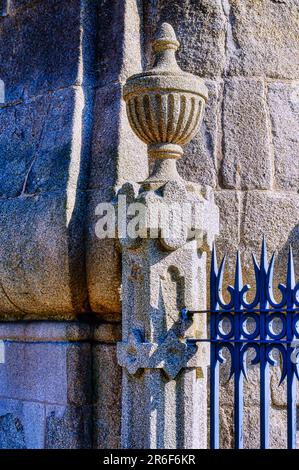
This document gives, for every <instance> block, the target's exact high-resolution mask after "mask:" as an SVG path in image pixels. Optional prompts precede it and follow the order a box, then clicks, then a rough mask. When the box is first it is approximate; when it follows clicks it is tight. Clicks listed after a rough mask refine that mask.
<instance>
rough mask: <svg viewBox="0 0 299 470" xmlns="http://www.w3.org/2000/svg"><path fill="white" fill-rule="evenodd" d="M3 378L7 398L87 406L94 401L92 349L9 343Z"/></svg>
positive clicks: (2, 392) (0, 385)
mask: <svg viewBox="0 0 299 470" xmlns="http://www.w3.org/2000/svg"><path fill="white" fill-rule="evenodd" d="M20 364H22V373H20ZM0 377H1V380H0V382H1V383H0V397H3V398H6V397H10V398H12V399H16V400H27V401H35V400H36V401H39V402H48V403H57V404H58V403H59V404H74V405H77V406H78V405H82V404H86V403H88V402H90V400H91V353H90V345H89V344H86V343H83V344H80V343H78V344H68V343H42V342H40V343H22V342H21V343H18V342H12V343H10V342H5V363H4V364H1V367H0Z"/></svg>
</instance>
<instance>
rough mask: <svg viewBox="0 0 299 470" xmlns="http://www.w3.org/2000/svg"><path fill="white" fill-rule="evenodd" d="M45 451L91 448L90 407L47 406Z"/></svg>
mask: <svg viewBox="0 0 299 470" xmlns="http://www.w3.org/2000/svg"><path fill="white" fill-rule="evenodd" d="M45 421H46V422H45V434H46V435H45V448H46V449H90V448H92V415H91V407H90V406H85V407H75V406H59V405H47V406H46V418H45Z"/></svg>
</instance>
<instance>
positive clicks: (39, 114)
mask: <svg viewBox="0 0 299 470" xmlns="http://www.w3.org/2000/svg"><path fill="white" fill-rule="evenodd" d="M80 98H81V97H80V93H79V92H78V91H76V89H72V88H69V89H66V90H62V91H58V92H56V93H55V92H54V93H51V94H49V95H46V96H40V97H37V98H36V99H32V100H30V101H28V102H26V103H22V104H19V105H17V106H11V107H5V108H3V109H1V110H0V126H1V129H3V132H2V133H1V148H2V152H1V157H0V165H1V168H2V172H1V177H0V197H1V198H12V197H17V196H19V195H21V194H36V193H39V192H46V191H58V190H63V189H65V188H67V186H68V184H69V183H70V182H71V179H72V177H73V175H72V164H73V160H74V159H75V158H78V156H77V155H76V154H75V153H74V143H73V139H74V137H73V117H74V114H75V113H74V106H75V105H76V102H77V101H78V100H80ZM77 185H78V188H80V189H82V188H83V187H84V182H83V181H82V175H80V174H79V175H78V181H77Z"/></svg>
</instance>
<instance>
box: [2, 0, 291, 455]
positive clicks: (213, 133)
mask: <svg viewBox="0 0 299 470" xmlns="http://www.w3.org/2000/svg"><path fill="white" fill-rule="evenodd" d="M95 4H97V7H95V11H93V12H92V13H91V14H90V13H89V12H90V11H91V10H92V9H93V6H95ZM80 5H81V6H80ZM89 7H90V10H88V8H89ZM82 8H83V9H82ZM142 10H143V11H142ZM88 11H89V12H88ZM298 12H299V5H298V0H288V1H286V0H272V1H271V0H263V1H261V0H256V1H253V0H242V1H241V0H223V1H220V0H203V1H195V0H191V1H190V0H180V1H173V0H159V1H154V0H151V1H147V0H146V1H140V2H135V1H134V0H126V1H123V2H118V1H116V0H113V1H111V0H109V1H108V0H101V1H99V2H89V1H86V2H85V1H83V2H79V1H78V0H71V1H68V2H63V1H62V0H60V1H59V0H57V1H54V0H51V1H45V0H11V1H10V9H9V15H8V16H5V17H1V18H0V37H1V45H0V59H1V58H2V60H0V63H1V70H0V78H1V79H4V81H5V84H6V91H7V94H6V99H7V103H6V105H5V106H4V107H1V110H0V134H1V136H0V141H1V156H0V164H1V169H2V172H1V176H0V197H1V200H0V216H1V221H2V226H1V228H2V230H1V237H0V246H1V249H0V278H1V283H2V285H3V287H2V288H1V289H0V312H1V316H2V318H4V319H6V320H7V319H13V318H23V317H24V316H25V318H27V319H28V318H32V317H34V318H40V317H41V316H42V317H43V318H50V317H56V318H61V319H62V318H68V317H73V316H75V315H77V314H78V313H79V312H81V311H82V310H83V311H87V310H90V309H91V310H93V311H94V312H97V313H99V314H100V315H102V317H103V318H106V319H108V320H111V319H113V320H116V319H117V318H119V315H120V308H121V305H120V273H119V271H120V268H119V253H118V251H117V248H116V247H115V246H114V244H112V243H109V242H107V241H105V242H103V241H100V240H99V239H97V238H96V237H95V234H94V225H95V223H96V217H95V215H94V208H95V206H96V205H97V203H98V202H100V201H102V200H105V201H106V200H109V199H110V198H111V195H112V193H113V186H115V185H116V186H117V185H118V184H121V183H122V182H123V181H124V180H125V179H128V178H129V179H134V180H137V181H138V180H140V179H143V178H144V175H146V173H147V163H146V160H145V150H144V147H143V144H141V145H140V146H139V147H137V145H138V144H137V139H136V137H135V136H134V135H133V133H132V132H131V130H130V129H129V126H128V122H127V121H126V116H125V114H124V107H123V104H122V105H121V88H122V83H123V81H124V80H125V78H126V77H128V76H129V75H131V74H132V73H136V72H139V71H140V69H141V64H143V65H144V64H145V62H146V61H147V60H148V59H149V50H150V48H149V47H148V45H149V40H150V38H151V37H152V35H153V32H154V29H155V28H156V24H157V23H158V22H159V21H160V20H166V21H169V22H171V24H172V25H173V26H174V28H175V30H176V32H177V34H178V37H179V39H180V41H181V44H182V46H181V50H180V52H179V55H178V62H179V64H180V65H181V66H182V68H184V69H186V70H188V71H191V72H194V73H196V74H199V75H200V76H202V77H203V78H205V79H208V80H207V85H208V87H209V91H210V102H209V103H208V105H207V109H206V114H205V117H204V121H203V127H202V129H201V133H198V135H197V136H196V137H195V139H194V141H193V142H191V144H190V145H189V147H188V148H187V149H186V156H185V160H182V162H180V165H179V170H180V174H181V175H182V176H183V177H184V178H185V179H190V180H193V181H195V182H199V183H202V184H210V185H212V186H213V187H216V189H217V192H216V200H217V203H218V205H219V208H220V214H221V218H220V223H221V234H220V236H219V238H218V242H217V245H218V253H219V257H220V256H221V255H223V254H224V252H228V254H229V256H230V260H231V261H228V264H227V266H228V270H227V274H226V280H227V281H228V280H230V281H231V279H232V269H233V263H234V260H233V256H232V255H233V253H234V252H235V250H236V249H237V248H238V247H239V248H241V251H242V256H243V259H244V264H245V266H246V269H245V273H244V281H252V275H251V274H250V273H252V267H251V266H252V265H251V260H250V259H249V257H250V254H251V251H255V252H257V251H258V249H259V247H260V243H261V236H262V233H264V232H265V233H266V236H267V239H268V244H269V250H270V251H271V250H272V249H277V250H278V253H279V255H281V256H282V257H283V258H284V260H280V261H279V263H278V269H277V273H278V277H279V281H283V276H284V272H285V255H286V249H287V245H288V243H289V242H292V244H293V248H294V252H295V257H296V265H295V268H296V274H297V277H298V240H299V232H298V220H299V208H298V194H297V191H298V180H299V177H298V142H297V134H298V131H297V122H298V117H297V113H298V91H297V87H298V78H299V77H298V63H299V61H298V50H299V47H298V34H297V29H298V26H297V24H298V14H299V13H298ZM141 13H143V16H142V15H141ZM0 15H1V12H0ZM143 33H144V34H143ZM143 50H144V52H145V54H143V52H142V51H143ZM145 56H146V57H145ZM82 65H83V66H82ZM95 68H97V72H98V73H97V77H96V78H95V74H94V72H95ZM223 80H224V82H225V83H224V87H223ZM96 84H99V85H100V88H98V89H97V90H94V89H93V87H94V86H96ZM72 87H74V88H72ZM87 88H88V89H87ZM223 88H224V98H223ZM93 93H95V97H96V105H95V106H94V108H93V107H92V104H93V98H92V96H93ZM83 96H84V100H85V104H84V102H83V99H82V97H83ZM7 104H9V106H7ZM83 105H84V108H83ZM91 127H93V135H91V131H90V129H91ZM81 137H82V138H81ZM89 142H91V143H92V158H91V160H89V148H88V147H89ZM81 150H82V152H81ZM35 157H36V159H35ZM33 160H34V161H33ZM112 160H113V161H112ZM128 162H131V163H130V164H129V163H128ZM31 163H33V165H32V168H31V170H30V173H29V175H28V172H29V167H30V165H31ZM89 164H90V174H89V175H88V165H89ZM79 168H80V171H79V170H78V169H79ZM70 175H71V178H70ZM26 176H28V179H27V182H26V192H28V193H30V194H31V195H33V194H36V193H40V192H42V193H43V194H42V195H39V196H38V197H37V196H32V197H27V196H26V197H24V196H22V197H19V195H20V193H21V192H22V190H23V189H24V183H25V180H26ZM87 187H88V188H89V189H92V190H94V191H95V192H93V191H89V192H88V204H89V207H88V210H86V209H85V205H84V203H83V202H82V201H83V200H84V196H83V194H82V199H81V190H84V189H86V188H87ZM78 188H79V191H77V189H78ZM69 190H70V191H69ZM265 190H266V191H265ZM7 197H8V198H9V200H6V198H7ZM74 202H75V204H74ZM81 202H82V204H81ZM72 208H75V210H73V209H72ZM83 214H84V216H85V214H86V220H85V222H84V221H83ZM70 220H71V223H69V221H70ZM84 223H85V227H86V232H87V237H86V239H85V241H84V237H83V227H84ZM84 244H85V247H84ZM84 251H86V272H87V278H88V281H85V279H84V277H85V268H84V264H85V259H84V258H85V254H84ZM226 280H225V282H226ZM277 280H278V279H277ZM275 282H276V280H275ZM3 289H4V290H3ZM87 297H88V298H87ZM46 325H47V324H46ZM1 328H2V327H1ZM1 328H0V332H1V331H2V330H1ZM6 328H7V327H6ZM20 328H21V325H20ZM35 328H36V327H35ZM39 328H40V330H39V331H41V329H42V328H41V326H38V329H39ZM106 328H107V330H108V331H107V332H106V333H105V334H104V332H103V330H101V329H100V331H99V332H98V333H96V335H100V336H99V337H100V338H101V341H103V342H106V341H107V342H109V343H111V342H113V341H114V338H115V337H116V336H117V333H116V332H115V331H114V328H118V325H116V326H112V327H111V328H110V327H106ZM33 330H34V328H33V329H31V330H30V331H25V332H24V326H23V324H22V331H20V338H21V337H22V338H24V335H25V336H26V335H27V333H28V336H27V338H30V339H32V337H33V336H34V335H35V334H36V335H37V336H36V337H38V334H37V333H36V330H35V332H34V331H33ZM111 330H112V331H111ZM7 334H9V335H10V339H11V340H16V339H18V333H17V332H15V333H13V332H12V331H10V332H8V331H7V329H5V333H3V339H6V338H5V335H7ZM56 334H57V338H60V339H61V338H62V337H63V335H64V333H63V332H61V331H60V332H59V333H58V332H57V333H55V332H53V330H52V326H51V331H50V330H49V337H50V338H52V339H53V337H56V336H55V335H56ZM78 334H79V337H80V338H81V339H82V336H84V335H86V334H87V333H86V332H84V333H82V331H81V333H78ZM118 334H119V333H118ZM101 335H103V336H101ZM114 335H115V336H114ZM104 338H106V339H104ZM55 347H56V345H55ZM109 347H110V346H109ZM109 351H110V350H109ZM99 354H100V355H101V354H103V355H104V356H105V354H106V352H105V353H104V352H101V353H99ZM111 355H112V354H111ZM25 359H26V358H25ZM38 360H39V357H38ZM76 360H77V361H79V362H80V360H79V359H78V358H77V359H76ZM25 362H26V361H25ZM23 363H24V360H23V361H22V364H23ZM109 364H110V365H109V366H107V367H108V368H109V374H111V383H112V384H113V387H114V388H113V394H114V393H116V391H115V390H116V387H119V385H114V384H115V383H118V382H117V380H118V379H119V376H118V373H116V374H115V376H114V375H113V374H114V370H115V369H116V360H115V359H111V363H109ZM1 367H2V365H0V369H1ZM76 367H79V368H80V367H81V366H80V365H79V364H78V366H76ZM109 374H108V372H107V376H109V377H110V375H109ZM54 378H55V377H54ZM114 379H115V382H114ZM40 380H43V377H42V378H41V379H40ZM53 380H54V379H53ZM254 383H255V382H254ZM273 387H274V385H273ZM273 390H274V388H272V399H273V402H274V407H275V411H277V414H276V416H277V418H275V423H276V424H275V427H276V426H277V427H276V429H277V433H276V436H277V437H276V438H275V439H276V444H275V445H276V446H277V447H279V446H280V445H281V446H282V445H285V436H284V435H283V432H284V431H283V430H284V427H283V419H284V416H285V415H284V413H285V409H284V408H283V407H284V401H283V400H284V398H283V393H279V392H277V391H275V393H274V391H273ZM102 392H103V400H102V399H99V402H98V404H97V405H96V412H95V413H96V414H95V416H96V415H99V416H100V419H99V421H98V424H96V425H95V426H96V427H97V426H99V431H98V436H102V437H96V438H95V441H96V445H97V446H102V447H105V445H107V446H108V445H111V446H115V447H117V446H118V445H119V444H118V440H117V435H118V434H117V431H113V434H111V436H109V435H108V434H107V427H106V424H105V422H106V421H107V422H109V423H110V424H111V423H112V422H114V421H113V420H114V419H115V420H116V422H117V419H119V418H116V417H115V416H116V414H115V413H113V416H114V417H113V418H112V415H111V414H110V413H109V410H108V408H107V410H106V411H103V410H101V404H100V401H105V400H107V395H108V396H110V395H111V391H110V389H109V383H108V382H107V386H106V387H104V386H103V387H102ZM276 392H277V393H276ZM36 393H37V392H36ZM72 393H74V392H72ZM78 396H79V397H80V393H79V395H78ZM113 396H114V395H113ZM81 398H82V396H81ZM81 398H80V399H81ZM5 400H6V401H5ZM0 401H1V406H3V407H2V408H1V410H2V411H3V413H2V411H1V424H0V429H5V431H6V432H5V434H4V433H1V432H0V443H1V445H0V447H2V446H3V447H6V446H12V447H14V446H15V447H17V446H18V447H24V446H25V447H36V448H38V447H42V445H43V440H42V439H40V437H39V431H38V430H37V428H35V430H33V429H32V427H31V428H30V426H29V422H30V421H31V422H32V421H33V420H34V418H33V417H34V416H39V407H38V406H35V405H36V404H35V403H34V405H32V404H31V402H26V403H25V402H21V401H17V403H15V400H11V401H9V400H7V398H3V399H1V400H0ZM4 401H5V403H4ZM116 402H117V400H116V401H115V403H116ZM278 404H279V405H278ZM25 405H26V406H25ZM59 405H60V406H62V408H61V409H60V410H59V412H58V409H57V408H56V409H55V410H54V409H52V411H54V416H53V415H51V410H49V413H48V418H49V425H48V429H51V436H52V437H51V438H49V440H48V442H49V445H53V446H61V439H63V438H64V437H63V436H64V434H63V432H61V431H58V429H59V427H60V429H61V426H60V424H59V423H61V422H62V421H63V420H64V422H65V423H66V422H70V421H69V420H70V418H71V416H73V417H75V416H78V420H80V419H81V418H80V413H79V412H78V413H77V407H76V410H75V409H72V411H68V409H67V405H65V403H64V404H62V405H61V404H59ZM27 406H29V408H30V410H29V408H28V409H27V408H26V407H27ZM117 406H118V405H115V409H116V407H117ZM277 406H279V407H280V406H281V407H282V409H279V410H276V407H277ZM249 411H250V410H249V407H247V408H246V412H249ZM113 412H114V410H113ZM72 413H73V414H72ZM221 413H222V415H223V416H224V417H223V420H225V423H227V425H226V427H225V429H223V433H222V438H223V440H226V441H231V435H232V431H231V421H230V414H231V410H230V409H229V408H223V409H222V411H221ZM252 413H253V417H252V428H251V430H250V429H249V427H248V422H246V423H247V424H246V426H245V429H246V433H247V434H246V435H249V436H250V439H251V440H252V444H254V445H255V443H256V442H257V441H256V438H257V435H258V432H257V428H256V424H257V422H258V420H257V413H258V406H257V405H255V406H254V408H253V411H252ZM23 416H30V418H27V417H26V418H24V417H23ZM168 416H171V415H168ZM118 417H119V413H118ZM74 419H75V418H74ZM76 419H77V418H76ZM59 420H60V421H59ZM37 421H38V420H36V422H37ZM80 422H81V424H76V426H77V428H76V429H77V431H74V435H73V436H76V438H75V437H74V438H72V437H66V442H67V443H68V445H74V446H76V443H75V440H76V439H78V441H79V442H81V443H82V442H85V441H83V440H82V439H81V437H80V436H79V430H82V429H83V427H84V426H85V424H84V423H83V422H82V420H81V421H80ZM53 423H55V425H54V424H53ZM82 423H83V424H82ZM28 426H29V427H28ZM117 426H118V425H116V424H115V427H114V424H113V429H117ZM279 426H281V429H282V431H281V430H279ZM55 428H56V429H57V432H56V433H55ZM35 432H36V434H35ZM114 432H115V434H114ZM59 436H60V437H59ZM102 439H103V440H102ZM246 439H247V437H246ZM104 442H106V443H107V444H104ZM247 442H248V441H247ZM248 445H250V443H249V442H248Z"/></svg>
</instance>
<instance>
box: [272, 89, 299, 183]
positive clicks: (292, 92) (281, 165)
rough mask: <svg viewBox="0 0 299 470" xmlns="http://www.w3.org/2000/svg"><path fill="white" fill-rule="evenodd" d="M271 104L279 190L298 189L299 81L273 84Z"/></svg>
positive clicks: (276, 181)
mask: <svg viewBox="0 0 299 470" xmlns="http://www.w3.org/2000/svg"><path fill="white" fill-rule="evenodd" d="M268 103H269V110H270V115H271V122H272V141H273V147H274V157H275V185H276V187H277V188H278V189H284V190H287V191H289V190H293V191H297V190H298V189H299V82H298V81H297V82H293V83H283V82H276V83H270V84H269V86H268Z"/></svg>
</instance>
